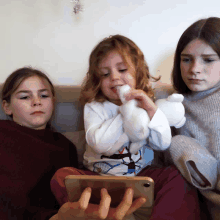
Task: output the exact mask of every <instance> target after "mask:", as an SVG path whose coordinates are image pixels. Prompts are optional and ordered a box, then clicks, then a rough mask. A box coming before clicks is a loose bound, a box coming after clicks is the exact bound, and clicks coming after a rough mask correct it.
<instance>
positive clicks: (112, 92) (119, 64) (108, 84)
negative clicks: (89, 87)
mask: <svg viewBox="0 0 220 220" xmlns="http://www.w3.org/2000/svg"><path fill="white" fill-rule="evenodd" d="M99 68H100V70H101V74H102V76H101V91H102V93H103V94H104V95H105V96H106V97H107V99H108V100H109V101H110V102H113V103H115V104H116V105H121V101H120V98H119V96H118V93H117V89H116V87H117V86H122V85H125V84H128V85H129V86H130V87H131V88H132V89H135V88H136V79H135V68H134V66H131V67H130V68H128V66H127V65H126V64H125V63H124V61H123V59H122V57H121V55H120V54H119V53H118V52H117V51H112V52H110V53H109V54H108V55H107V56H106V57H105V58H104V59H103V60H102V61H101V63H100V65H99ZM132 70H133V71H132Z"/></svg>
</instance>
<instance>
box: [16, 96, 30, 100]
mask: <svg viewBox="0 0 220 220" xmlns="http://www.w3.org/2000/svg"><path fill="white" fill-rule="evenodd" d="M29 98H30V96H22V97H20V98H19V99H22V100H24V99H29Z"/></svg>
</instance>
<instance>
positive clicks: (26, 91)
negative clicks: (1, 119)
mask: <svg viewBox="0 0 220 220" xmlns="http://www.w3.org/2000/svg"><path fill="white" fill-rule="evenodd" d="M45 91H49V90H48V89H40V90H38V92H45ZM19 93H31V91H30V90H20V91H18V92H16V94H19Z"/></svg>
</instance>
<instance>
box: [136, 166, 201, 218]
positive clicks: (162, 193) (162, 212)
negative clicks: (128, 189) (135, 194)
mask: <svg viewBox="0 0 220 220" xmlns="http://www.w3.org/2000/svg"><path fill="white" fill-rule="evenodd" d="M138 176H149V177H151V178H152V179H153V180H154V183H155V185H154V193H155V196H154V199H155V200H154V207H153V209H152V214H151V218H150V219H151V220H152V219H157V220H160V219H163V220H165V219H167V220H174V219H175V220H177V219H178V220H185V219H187V220H191V219H192V220H197V219H198V220H199V219H200V209H199V201H198V195H197V190H196V189H194V188H193V187H191V185H189V184H188V183H187V181H186V180H185V179H184V178H183V177H182V175H181V174H180V172H179V171H178V170H177V169H176V168H175V166H169V167H164V168H158V167H147V168H145V169H144V170H143V171H141V172H140V173H139V174H138ZM140 211H141V212H142V215H143V214H144V213H143V211H144V210H143V208H142V209H140ZM138 212H139V210H137V211H136V213H135V214H137V216H139V214H138ZM140 215H141V213H140ZM143 216H144V215H143ZM143 219H144V218H143Z"/></svg>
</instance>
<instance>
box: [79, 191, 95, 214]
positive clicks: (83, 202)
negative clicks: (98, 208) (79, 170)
mask: <svg viewBox="0 0 220 220" xmlns="http://www.w3.org/2000/svg"><path fill="white" fill-rule="evenodd" d="M91 193H92V189H91V188H90V187H87V188H86V189H85V190H84V191H83V192H82V194H81V196H80V199H79V201H78V203H79V207H80V208H81V209H83V210H86V209H87V207H88V205H89V200H90V198H91Z"/></svg>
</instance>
